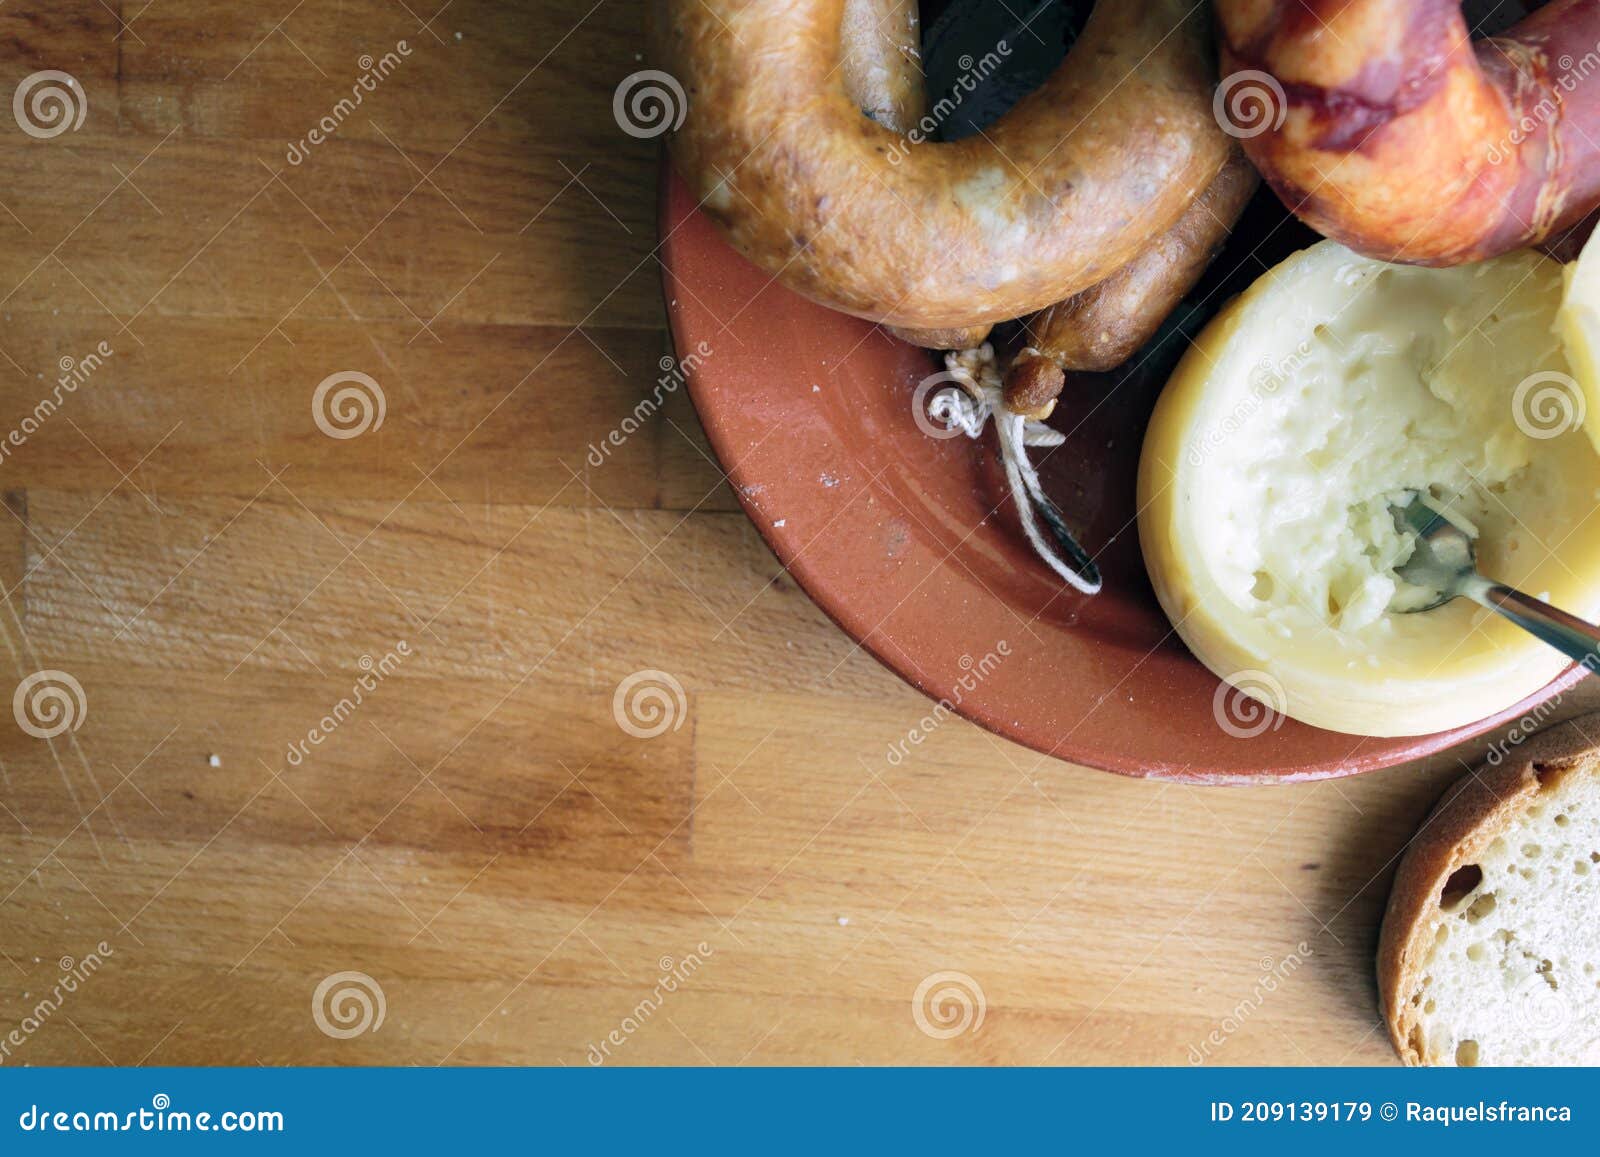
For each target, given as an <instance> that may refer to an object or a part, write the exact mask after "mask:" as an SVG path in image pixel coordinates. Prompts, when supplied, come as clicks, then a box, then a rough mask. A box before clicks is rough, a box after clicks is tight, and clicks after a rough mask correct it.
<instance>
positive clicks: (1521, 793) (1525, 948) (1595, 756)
mask: <svg viewBox="0 0 1600 1157" xmlns="http://www.w3.org/2000/svg"><path fill="white" fill-rule="evenodd" d="M1496 762H1497V765H1494V764H1491V765H1489V766H1485V767H1482V768H1480V769H1479V770H1477V771H1476V772H1474V773H1473V774H1471V775H1469V776H1467V777H1466V778H1465V779H1463V780H1462V781H1461V782H1460V783H1457V784H1456V785H1455V786H1454V787H1453V788H1451V789H1450V791H1449V792H1447V793H1446V794H1445V797H1444V798H1443V799H1442V800H1440V801H1439V805H1438V806H1437V807H1436V808H1434V810H1433V813H1432V814H1431V815H1430V816H1429V817H1428V819H1427V822H1425V823H1424V824H1423V826H1422V828H1421V830H1420V831H1418V833H1417V835H1416V836H1415V837H1414V838H1413V840H1412V842H1411V846H1410V848H1409V850H1407V852H1406V855H1405V858H1404V859H1403V860H1402V861H1401V863H1400V868H1399V871H1398V872H1397V874H1396V876H1395V881H1394V890H1393V892H1391V893H1390V896H1389V910H1388V912H1387V914H1386V915H1385V916H1384V922H1383V934H1382V936H1381V938H1380V941H1379V945H1378V997H1379V1000H1380V1002H1381V1004H1382V1007H1383V1014H1384V1019H1385V1021H1387V1023H1388V1026H1389V1036H1390V1038H1391V1039H1392V1040H1393V1041H1394V1047H1395V1049H1396V1051H1398V1052H1399V1054H1400V1058H1401V1059H1402V1060H1404V1061H1405V1062H1406V1063H1407V1064H1413V1065H1571V1064H1591V1065H1592V1064H1600V919H1597V916H1600V714H1594V715H1585V716H1580V717H1579V718H1577V719H1574V720H1572V721H1571V722H1568V723H1562V724H1559V725H1557V726H1555V727H1551V728H1549V729H1548V730H1546V731H1543V732H1540V733H1539V734H1538V735H1536V736H1534V737H1533V738H1531V739H1529V740H1527V741H1526V742H1525V743H1523V744H1521V745H1520V746H1518V747H1513V748H1510V749H1509V750H1506V751H1505V752H1504V755H1503V758H1502V759H1500V760H1498V761H1496Z"/></svg>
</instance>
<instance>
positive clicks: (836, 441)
mask: <svg viewBox="0 0 1600 1157" xmlns="http://www.w3.org/2000/svg"><path fill="white" fill-rule="evenodd" d="M661 229H662V234H663V262H664V267H665V270H666V276H665V287H666V295H667V305H668V312H669V314H670V316H671V323H672V332H673V338H674V342H675V344H676V347H677V350H678V353H679V355H680V357H686V356H688V355H689V354H690V353H692V352H693V351H695V350H696V349H697V348H699V349H704V350H707V351H709V354H708V355H707V356H704V357H700V358H698V359H697V361H698V364H697V365H696V366H694V367H693V368H692V369H691V371H690V372H689V389H690V393H691V395H692V397H693V399H694V403H695V406H696V408H697V409H698V410H699V413H700V418H701V420H702V421H703V422H704V424H705V428H706V432H707V434H708V436H709V437H710V439H711V444H712V446H713V447H714V448H715V451H716V453H717V456H718V457H719V458H720V460H721V462H722V465H723V468H724V469H725V470H726V471H727V472H728V475H729V477H730V478H731V479H732V481H733V484H734V486H735V487H736V489H737V491H738V493H739V496H740V499H741V501H742V502H743V503H744V506H745V509H746V511H747V512H748V513H749V515H750V517H751V518H752V519H753V520H754V521H755V524H756V526H757V527H759V528H760V531H761V533H762V535H764V536H765V537H766V540H767V542H768V543H769V544H770V545H771V547H772V549H773V550H774V551H775V552H776V553H777V556H778V558H779V559H780V560H781V561H782V562H783V564H784V566H786V567H787V568H788V569H789V571H790V573H792V574H793V575H794V577H795V579H796V581H798V582H799V583H800V585H801V586H802V587H804V588H805V590H806V591H807V592H808V593H809V594H810V596H811V597H812V598H813V599H815V600H816V602H817V603H818V605H819V606H821V607H822V609H823V610H824V611H826V612H827V613H828V614H829V615H830V616H831V617H832V618H833V619H834V620H835V621H836V622H837V623H838V624H839V625H840V626H841V627H842V628H843V629H844V630H845V631H846V632H847V633H848V634H849V635H850V637H851V638H852V639H855V640H857V641H858V642H859V643H861V644H862V646H864V647H866V648H867V649H868V650H869V651H870V652H871V653H872V654H873V655H875V656H877V657H878V659H880V660H881V661H882V662H883V663H885V664H886V665H887V666H889V667H890V668H891V669H893V670H894V671H896V672H898V673H899V674H900V675H901V676H902V677H903V678H905V679H906V680H907V681H908V682H910V683H911V684H912V685H913V686H915V687H918V688H920V689H921V690H922V691H923V692H925V693H926V694H928V695H929V696H931V697H933V698H934V699H944V700H947V701H948V702H949V703H950V704H951V706H952V707H953V708H954V709H955V710H956V711H958V712H959V713H960V714H962V715H964V716H966V717H967V718H968V719H971V720H972V721H974V722H975V723H978V724H980V725H982V726H984V727H987V728H989V729H990V730H992V731H995V732H997V733H999V734H1001V735H1004V736H1006V737H1007V738H1010V739H1014V740H1016V741H1017V742H1019V743H1023V744H1026V745H1027V746H1029V747H1031V748H1033V749H1035V750H1036V751H1040V752H1044V753H1045V754H1048V755H1053V756H1056V757H1058V758H1060V759H1064V760H1070V761H1071V762H1073V763H1081V764H1088V765H1090V766H1092V767H1099V768H1104V769H1106V770H1108V771H1115V772H1121V773H1123V774H1126V775H1142V776H1154V777H1158V778H1162V779H1173V780H1186V781H1194V782H1207V783H1259V782H1283V781H1289V780H1295V779H1313V778H1323V777H1332V776H1342V775H1355V774H1357V773H1359V772H1363V771H1371V770H1373V769H1375V768H1380V767H1386V766H1389V765H1392V764H1395V763H1400V762H1403V761H1405V760H1408V759H1411V758H1414V757H1417V756H1421V755H1427V754H1430V753H1432V752H1435V751H1438V750H1440V749H1443V748H1446V747H1449V746H1450V745H1452V744H1455V743H1459V742H1462V741H1464V740H1467V739H1470V738H1472V737H1473V736H1475V735H1479V734H1481V733H1483V732H1485V731H1487V730H1489V729H1490V728H1492V727H1494V726H1495V725H1497V724H1499V723H1502V722H1504V721H1506V720H1509V719H1512V718H1515V717H1516V716H1518V715H1521V714H1523V713H1524V712H1525V711H1526V710H1527V709H1528V708H1529V707H1530V706H1531V705H1532V704H1533V703H1534V702H1536V701H1537V700H1529V701H1528V702H1527V703H1524V704H1519V705H1518V706H1517V707H1514V708H1512V709H1510V710H1508V711H1505V712H1503V713H1502V714H1501V715H1499V716H1496V717H1495V718H1493V719H1486V720H1484V721H1483V722H1482V723H1479V724H1477V725H1474V726H1472V727H1467V728H1462V729H1460V730H1457V731H1452V732H1448V733H1446V734H1441V735H1430V736H1425V737H1421V738H1411V739H1363V738H1359V737H1355V736H1350V735H1340V734H1337V733H1335V732H1331V731H1321V730H1317V729H1315V728H1311V727H1306V726H1304V725H1302V724H1299V723H1296V722H1294V721H1293V720H1290V719H1285V718H1283V717H1282V716H1277V715H1272V714H1270V713H1267V714H1265V715H1260V714H1256V715H1252V714H1250V713H1249V710H1248V705H1247V706H1246V707H1245V708H1241V707H1240V705H1239V703H1238V701H1237V698H1236V696H1232V695H1229V694H1228V693H1227V692H1228V689H1227V688H1223V687H1222V686H1221V685H1220V684H1219V683H1218V681H1217V679H1216V677H1215V676H1213V675H1212V674H1211V673H1210V672H1209V671H1207V670H1206V669H1205V668H1204V667H1202V666H1201V665H1200V664H1199V662H1197V661H1196V660H1195V659H1194V658H1193V657H1192V656H1190V654H1189V653H1188V651H1187V650H1185V649H1184V647H1183V644H1182V643H1181V642H1179V640H1178V638H1177V636H1176V635H1175V634H1174V633H1173V632H1172V629H1171V627H1170V626H1169V624H1168V623H1167V620H1166V618H1165V617H1164V616H1163V615H1162V613H1161V609H1160V607H1159V606H1157V604H1156V600H1155V595H1154V593H1153V592H1152V591H1151V589H1150V585H1149V582H1148V580H1147V579H1146V577H1145V571H1144V563H1143V560H1142V559H1141V558H1140V554H1139V543H1138V535H1137V531H1136V527H1135V524H1134V502H1133V494H1134V473H1135V469H1136V466H1137V463H1138V459H1139V442H1140V438H1141V436H1142V434H1143V432H1144V427H1145V422H1146V420H1147V419H1148V417H1149V414H1150V408H1151V406H1152V405H1153V403H1154V400H1155V394H1156V393H1157V391H1158V389H1159V382H1156V381H1150V382H1144V383H1138V382H1134V383H1130V384H1126V385H1123V386H1121V387H1119V388H1117V389H1115V390H1109V391H1105V392H1103V393H1102V394H1101V395H1100V396H1098V397H1095V396H1090V397H1072V398H1069V399H1064V401H1063V404H1062V406H1061V407H1060V411H1059V417H1058V418H1056V419H1055V424H1056V425H1057V426H1058V428H1060V429H1061V430H1062V431H1063V432H1065V433H1067V434H1068V441H1067V443H1066V445H1064V446H1062V447H1060V448H1059V449H1057V450H1054V451H1051V452H1050V453H1049V455H1048V457H1047V458H1046V459H1045V460H1044V461H1043V462H1042V464H1041V476H1042V478H1043V481H1044V484H1045V489H1046V491H1047V492H1048V493H1049V494H1050V495H1051V496H1052V497H1053V498H1055V499H1056V501H1057V503H1058V504H1059V505H1060V506H1061V507H1062V509H1063V510H1064V511H1065V512H1066V515H1067V518H1068V521H1069V522H1070V523H1071V524H1072V525H1074V526H1075V527H1076V528H1077V529H1078V530H1079V531H1080V537H1081V538H1082V540H1083V542H1084V544H1085V546H1086V547H1087V548H1088V549H1089V551H1090V552H1091V553H1092V554H1094V555H1096V557H1097V559H1098V561H1099V563H1100V566H1101V569H1102V571H1103V572H1104V574H1105V579H1106V589H1105V591H1104V593H1102V594H1100V595H1098V596H1096V597H1094V598H1085V597H1083V596H1080V595H1078V594H1076V593H1075V592H1073V591H1071V590H1069V589H1067V588H1066V587H1065V586H1064V584H1062V583H1061V581H1060V580H1059V579H1057V578H1056V577H1055V575H1053V574H1052V573H1051V572H1050V571H1049V570H1048V569H1047V568H1046V567H1045V566H1044V565H1043V564H1042V563H1040V562H1039V561H1038V560H1037V559H1036V558H1035V557H1034V556H1033V554H1032V553H1031V551H1030V550H1029V548H1028V545H1027V543H1026V541H1025V540H1024V539H1023V537H1022V533H1021V531H1020V529H1019V528H1018V525H1017V522H1016V515H1015V511H1014V510H1013V508H1012V507H1011V505H1010V503H1009V500H1005V499H1003V495H1004V493H1005V487H1004V478H1003V475H1002V474H1001V473H1000V470H999V466H998V460H997V456H996V453H995V451H994V448H993V442H992V436H989V435H986V436H985V438H984V439H983V440H982V441H978V442H974V441H971V440H969V439H967V438H966V437H960V436H958V437H953V438H937V437H931V436H929V434H927V433H925V432H924V431H923V429H922V428H919V426H918V424H917V422H916V421H915V420H914V415H913V409H912V397H913V394H914V393H915V392H916V387H917V385H918V384H919V383H920V382H922V381H923V380H924V379H925V378H927V377H928V375H930V374H931V373H933V372H935V371H936V370H937V369H939V368H941V367H940V366H939V365H937V364H936V363H935V361H934V359H933V356H932V355H930V354H928V353H927V352H925V351H923V350H918V349H913V348H911V347H909V346H906V345H903V344H901V343H899V342H897V341H894V340H893V339H891V338H890V337H889V336H888V335H887V334H885V333H884V332H883V331H882V330H880V329H879V328H877V327H876V326H873V325H870V324H868V323H866V322H863V321H859V320H857V319H855V318H851V317H846V316H844V315H843V314H839V313H835V312H833V311H831V310H828V309H824V308H822V307H821V306H818V305H814V304H812V303H811V302H809V301H806V300H804V299H802V298H800V297H797V296H795V295H794V294H792V293H790V292H789V291H787V290H785V289H783V288H782V287H781V286H779V285H778V284H776V283H775V282H774V281H773V280H772V279H771V278H770V277H769V276H768V275H767V274H766V273H763V272H761V271H760V270H758V269H756V268H755V267H754V266H752V265H750V264H749V263H747V262H746V261H745V260H744V259H743V258H741V257H740V256H739V255H738V254H736V253H735V252H734V251H733V250H732V249H731V248H729V246H728V245H727V244H726V243H725V242H724V241H723V240H722V238H721V237H720V236H719V235H718V233H717V232H716V231H715V229H714V228H713V226H712V225H711V223H710V222H709V221H708V220H707V219H706V218H705V217H704V216H703V215H701V214H700V213H698V212H697V210H696V206H695V203H694V201H693V199H692V198H691V197H690V195H689V193H688V191H687V189H686V188H685V187H684V186H683V184H682V183H681V182H680V181H679V180H678V179H677V178H676V177H675V176H672V175H671V174H670V172H668V173H665V174H664V175H663V184H662V207H661ZM701 343H704V344H703V345H702V344H701ZM1578 677H1579V673H1578V672H1577V671H1576V669H1574V670H1573V671H1571V672H1569V673H1568V674H1566V675H1564V676H1563V677H1562V678H1561V679H1560V680H1558V681H1557V682H1556V683H1554V684H1552V685H1551V686H1550V687H1548V688H1546V691H1545V695H1543V696H1540V697H1539V698H1544V697H1545V696H1548V695H1550V694H1554V693H1555V692H1556V691H1558V690H1560V689H1562V688H1564V687H1567V686H1570V685H1571V684H1573V683H1575V682H1576V681H1577V679H1578Z"/></svg>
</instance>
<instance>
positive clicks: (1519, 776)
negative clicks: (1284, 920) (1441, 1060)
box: [1378, 712, 1600, 1065]
mask: <svg viewBox="0 0 1600 1157" xmlns="http://www.w3.org/2000/svg"><path fill="white" fill-rule="evenodd" d="M1597 740H1600V712H1595V713H1591V714H1588V715H1580V716H1578V717H1576V718H1574V719H1571V720H1569V721H1567V722H1565V723H1559V724H1556V725H1555V726H1553V727H1550V728H1547V729H1546V730H1544V731H1541V732H1539V733H1538V734H1537V735H1535V736H1533V737H1532V738H1530V739H1528V740H1526V741H1524V742H1523V743H1522V744H1520V745H1519V746H1517V747H1514V748H1511V749H1510V750H1509V751H1508V752H1507V753H1506V755H1505V757H1504V759H1503V760H1502V761H1501V762H1499V763H1498V764H1497V765H1496V764H1493V763H1487V764H1484V765H1483V766H1482V767H1479V768H1478V769H1477V770H1475V771H1473V772H1472V773H1471V774H1469V775H1467V776H1464V777H1463V778H1462V779H1460V780H1458V781H1457V782H1456V783H1455V784H1454V785H1452V786H1451V788H1450V789H1449V790H1448V791H1446V792H1445V794H1444V796H1443V797H1442V798H1441V799H1440V800H1439V802H1438V804H1436V805H1435V806H1434V809H1433V811H1432V812H1430V813H1429V815H1428V818H1427V819H1426V820H1424V821H1423V824H1422V827H1421V828H1419V829H1418V832H1417V834H1416V836H1414V837H1413V838H1412V840H1411V843H1410V845H1409V847H1408V848H1407V849H1406V853H1405V856H1404V858H1402V859H1401V861H1400V866H1399V868H1398V869H1397V870H1396V872H1395V879H1394V887H1393V889H1392V890H1391V891H1390V893H1389V906H1388V910H1387V911H1386V912H1385V914H1384V918H1383V931H1382V933H1381V934H1380V936H1379V939H1378V1002H1379V1006H1380V1008H1381V1010H1382V1013H1383V1018H1384V1023H1385V1024H1386V1025H1387V1027H1388V1029H1389V1039H1390V1041H1391V1042H1392V1043H1393V1044H1394V1048H1395V1052H1397V1053H1398V1054H1399V1055H1400V1059H1401V1060H1402V1061H1404V1062H1405V1063H1406V1064H1408V1065H1421V1064H1426V1063H1429V1062H1430V1060H1431V1059H1432V1058H1429V1057H1427V1056H1424V1055H1423V1052H1422V1050H1421V1048H1419V1047H1418V1042H1417V1040H1416V1039H1414V1037H1413V1033H1414V1030H1415V1029H1416V1027H1417V1020H1418V1017H1417V1009H1416V1007H1415V1006H1414V1005H1413V1004H1412V1003H1411V1001H1410V997H1411V994H1412V993H1413V992H1415V991H1416V989H1417V986H1418V984H1419V983H1420V981H1421V977H1422V972H1423V969H1424V966H1425V961H1426V959H1427V952H1428V949H1429V947H1430V946H1431V945H1432V944H1433V941H1434V937H1435V936H1436V934H1437V930H1438V926H1439V922H1440V920H1441V918H1442V913H1441V912H1440V910H1439V900H1440V893H1441V892H1442V891H1443V889H1444V886H1445V883H1446V882H1447V881H1448V880H1449V879H1450V877H1451V876H1452V875H1454V874H1455V873H1456V871H1458V870H1459V869H1461V868H1463V867H1466V866H1467V865H1469V864H1473V863H1475V862H1476V861H1477V859H1478V857H1479V856H1481V855H1482V853H1483V852H1484V850H1485V849H1486V848H1487V847H1488V846H1489V844H1491V843H1492V842H1493V841H1494V840H1495V839H1496V838H1497V837H1499V836H1501V835H1504V834H1505V833H1506V832H1507V831H1508V830H1510V829H1511V828H1512V827H1514V826H1515V825H1516V824H1517V823H1518V822H1519V821H1521V819H1522V818H1523V817H1524V815H1525V814H1526V813H1527V811H1528V809H1529V808H1530V807H1531V806H1532V805H1533V803H1534V802H1535V801H1536V800H1537V799H1538V798H1539V797H1540V796H1541V795H1542V794H1544V793H1545V792H1547V791H1551V790H1554V789H1556V788H1557V787H1558V786H1559V785H1560V784H1561V783H1563V782H1564V781H1565V780H1566V779H1567V777H1569V776H1573V775H1583V774H1586V773H1591V772H1593V771H1595V770H1596V768H1597V765H1600V743H1597Z"/></svg>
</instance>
